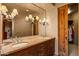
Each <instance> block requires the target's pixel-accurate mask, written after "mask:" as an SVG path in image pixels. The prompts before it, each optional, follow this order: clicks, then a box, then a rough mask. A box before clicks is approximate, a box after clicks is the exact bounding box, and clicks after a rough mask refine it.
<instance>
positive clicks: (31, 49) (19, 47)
mask: <svg viewBox="0 0 79 59" xmlns="http://www.w3.org/2000/svg"><path fill="white" fill-rule="evenodd" d="M14 39H15V38H14ZM17 39H18V40H20V42H19V43H17V44H13V42H12V40H11V39H7V40H5V41H4V42H3V46H2V50H1V55H2V56H52V55H54V52H55V38H51V37H41V36H28V37H20V38H17Z"/></svg>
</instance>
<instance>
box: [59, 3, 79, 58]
mask: <svg viewBox="0 0 79 59" xmlns="http://www.w3.org/2000/svg"><path fill="white" fill-rule="evenodd" d="M66 5H68V4H66ZM64 6H65V5H64ZM61 7H63V6H61ZM61 7H59V8H61ZM59 8H58V9H59ZM78 16H79V4H78ZM73 22H74V20H73ZM59 31H60V30H59V12H58V55H59ZM68 46H69V45H68ZM67 49H68V50H69V47H68V48H67ZM77 51H78V53H77V56H79V19H78V46H77ZM68 53H69V51H68ZM68 56H69V55H68Z"/></svg>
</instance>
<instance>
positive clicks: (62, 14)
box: [58, 5, 68, 56]
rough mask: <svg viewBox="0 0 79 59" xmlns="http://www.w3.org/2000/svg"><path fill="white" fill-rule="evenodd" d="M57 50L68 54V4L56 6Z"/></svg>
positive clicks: (61, 53) (62, 53) (60, 53)
mask: <svg viewBox="0 0 79 59" xmlns="http://www.w3.org/2000/svg"><path fill="white" fill-rule="evenodd" d="M58 40H59V41H58V50H59V51H58V52H59V55H63V56H64V55H68V5H64V6H62V7H60V8H58Z"/></svg>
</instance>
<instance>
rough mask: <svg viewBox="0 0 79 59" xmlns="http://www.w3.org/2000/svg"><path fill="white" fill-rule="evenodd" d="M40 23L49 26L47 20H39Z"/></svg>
mask: <svg viewBox="0 0 79 59" xmlns="http://www.w3.org/2000/svg"><path fill="white" fill-rule="evenodd" d="M39 23H40V24H43V25H46V24H48V20H46V18H44V19H43V20H39Z"/></svg>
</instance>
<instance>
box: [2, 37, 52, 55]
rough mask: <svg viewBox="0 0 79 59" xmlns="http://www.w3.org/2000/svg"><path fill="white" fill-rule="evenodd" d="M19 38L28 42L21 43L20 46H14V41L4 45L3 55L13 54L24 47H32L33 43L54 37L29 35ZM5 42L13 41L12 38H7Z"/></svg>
mask: <svg viewBox="0 0 79 59" xmlns="http://www.w3.org/2000/svg"><path fill="white" fill-rule="evenodd" d="M18 39H21V41H22V42H23V43H27V44H23V45H20V46H19V47H13V45H12V43H10V44H8V45H5V46H2V49H1V55H8V54H11V53H13V52H16V51H19V50H22V49H24V48H28V47H31V46H33V45H36V44H39V43H42V42H44V41H47V40H50V39H53V38H51V37H42V36H28V37H20V38H18ZM4 42H11V39H7V40H5V41H4ZM3 44H4V43H3ZM19 44H20V43H19ZM16 45H17V44H16Z"/></svg>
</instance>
